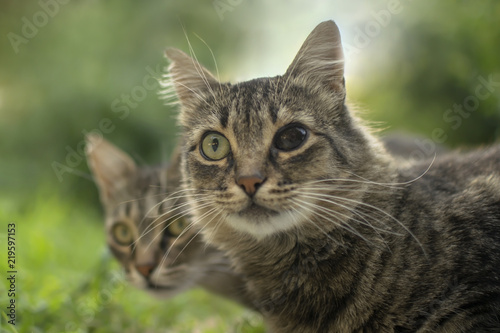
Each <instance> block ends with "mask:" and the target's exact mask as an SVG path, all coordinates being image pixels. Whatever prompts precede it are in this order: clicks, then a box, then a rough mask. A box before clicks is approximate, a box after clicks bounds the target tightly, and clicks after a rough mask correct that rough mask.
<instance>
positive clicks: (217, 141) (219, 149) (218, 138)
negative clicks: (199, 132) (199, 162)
mask: <svg viewBox="0 0 500 333" xmlns="http://www.w3.org/2000/svg"><path fill="white" fill-rule="evenodd" d="M200 150H201V155H202V156H203V157H204V158H205V159H207V160H209V161H218V160H222V159H223V158H225V157H226V156H227V155H228V154H229V152H230V151H231V146H230V145H229V141H228V139H226V137H225V136H224V135H222V134H220V133H217V132H208V133H206V134H205V135H204V136H203V139H202V140H201V147H200Z"/></svg>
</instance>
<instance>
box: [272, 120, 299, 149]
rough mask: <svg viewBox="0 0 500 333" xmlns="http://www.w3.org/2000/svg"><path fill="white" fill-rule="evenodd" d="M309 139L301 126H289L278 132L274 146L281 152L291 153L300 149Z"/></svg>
mask: <svg viewBox="0 0 500 333" xmlns="http://www.w3.org/2000/svg"><path fill="white" fill-rule="evenodd" d="M306 139H307V130H306V129H305V128H304V127H302V126H300V125H299V124H289V125H286V126H284V127H282V128H280V129H279V130H278V132H277V133H276V135H275V137H274V146H275V147H276V148H278V149H279V150H283V151H290V150H294V149H297V148H299V147H300V146H301V145H302V143H304V142H305V141H306Z"/></svg>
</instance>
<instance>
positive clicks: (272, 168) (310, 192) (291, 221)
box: [167, 21, 377, 238]
mask: <svg viewBox="0 0 500 333" xmlns="http://www.w3.org/2000/svg"><path fill="white" fill-rule="evenodd" d="M167 57H169V58H170V59H171V60H172V64H171V66H170V73H171V77H172V83H173V86H174V88H175V91H176V93H177V95H178V97H179V99H180V102H181V106H182V107H181V112H180V117H179V119H180V123H181V125H182V126H183V128H184V143H185V145H184V151H183V165H182V170H183V174H184V180H185V185H186V188H187V190H188V191H191V192H192V193H195V194H196V195H204V196H205V199H204V201H197V200H195V198H194V197H193V198H191V203H192V205H193V206H194V207H195V209H196V211H197V215H198V217H197V220H198V221H201V222H202V224H203V225H204V226H205V227H206V228H208V229H211V228H212V229H214V230H215V229H216V228H218V227H217V225H218V224H219V223H218V221H221V223H222V224H224V225H229V226H230V227H231V228H232V229H234V230H237V231H239V232H242V233H246V234H250V235H252V236H254V237H256V238H262V237H266V236H268V235H272V234H276V233H279V232H282V231H287V230H291V229H294V228H298V227H303V226H304V223H305V221H310V220H312V219H314V218H316V217H318V214H317V213H316V214H313V211H317V209H315V208H317V207H318V204H321V205H322V206H324V207H325V206H328V205H329V203H328V200H327V199H326V198H325V197H323V196H321V191H322V190H323V189H324V186H323V185H324V184H330V183H331V181H332V180H335V179H336V180H338V181H337V184H336V186H337V189H338V191H345V189H346V186H347V187H349V186H352V185H353V182H352V181H351V182H348V181H349V180H350V179H351V178H353V177H354V176H353V175H356V177H363V176H369V175H368V174H367V172H369V171H367V170H369V169H370V168H368V166H369V165H370V159H372V158H376V157H375V155H376V154H374V152H376V151H377V150H376V149H373V146H375V145H376V144H375V143H374V142H371V141H370V139H369V138H368V136H366V135H364V133H363V131H362V130H360V128H359V127H358V125H356V124H355V122H354V121H353V118H352V116H351V115H350V114H349V113H348V112H347V110H346V108H345V106H344V101H345V89H344V79H343V58H342V47H341V45H340V35H339V31H338V29H337V27H336V26H335V24H334V23H333V22H331V21H329V22H324V23H322V24H320V25H319V26H318V27H317V28H316V29H315V30H314V31H313V32H312V33H311V34H310V35H309V37H308V38H307V40H306V41H305V43H304V44H303V46H302V48H301V49H300V50H299V53H298V54H297V56H296V58H295V59H294V61H293V62H292V64H291V65H290V67H289V68H288V70H287V72H286V73H285V74H284V75H283V76H278V77H273V78H262V79H256V80H252V81H248V82H243V83H238V84H227V83H224V84H223V83H219V82H218V81H217V80H216V79H215V78H214V77H213V76H212V75H211V74H210V73H209V72H208V71H207V70H206V69H204V68H203V67H201V65H200V64H198V63H197V62H195V61H194V60H192V59H191V58H189V57H188V56H187V55H185V54H184V53H182V52H181V51H179V50H175V49H169V50H167ZM343 180H347V182H343ZM360 186H361V185H360ZM328 190H329V191H330V193H331V190H332V188H330V187H329V189H328ZM318 192H319V194H318ZM359 192H360V191H352V192H350V193H349V194H346V193H342V195H343V197H344V198H345V199H344V201H343V202H342V203H341V204H337V205H335V207H334V208H325V214H333V213H334V214H336V216H342V215H345V214H349V209H348V208H349V207H348V206H350V202H349V201H348V200H354V199H356V195H358V193H359ZM333 194H335V193H333ZM331 209H333V210H334V212H333V213H332V210H331ZM313 215H314V216H313ZM330 220H331V219H330ZM195 222H196V221H195Z"/></svg>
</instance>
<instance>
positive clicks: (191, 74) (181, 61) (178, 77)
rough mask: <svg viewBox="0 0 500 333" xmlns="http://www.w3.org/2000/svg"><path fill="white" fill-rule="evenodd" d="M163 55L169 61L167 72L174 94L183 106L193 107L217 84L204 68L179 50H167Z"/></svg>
mask: <svg viewBox="0 0 500 333" xmlns="http://www.w3.org/2000/svg"><path fill="white" fill-rule="evenodd" d="M165 55H166V56H167V58H168V59H169V60H170V61H171V64H170V66H169V67H168V71H169V73H170V76H171V81H172V83H173V86H174V88H175V92H176V94H177V97H178V98H179V100H180V102H181V104H183V105H184V106H191V107H195V106H196V105H197V104H199V102H200V101H203V98H204V95H205V93H206V92H207V91H210V89H212V86H213V85H215V84H219V83H218V81H217V80H216V79H215V77H214V76H213V75H212V74H211V73H210V72H209V71H208V70H207V69H206V68H205V67H203V66H202V65H200V63H199V62H197V61H196V60H194V59H193V58H191V57H190V56H188V55H187V54H185V53H184V52H182V51H181V50H178V49H175V48H168V49H167V50H166V51H165Z"/></svg>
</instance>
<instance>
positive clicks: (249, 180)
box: [236, 176, 264, 196]
mask: <svg viewBox="0 0 500 333" xmlns="http://www.w3.org/2000/svg"><path fill="white" fill-rule="evenodd" d="M263 182H264V179H263V178H262V177H260V176H242V177H238V179H236V183H237V184H238V185H240V186H241V188H242V189H243V190H244V191H245V192H246V193H247V194H248V195H249V196H252V195H254V194H255V192H257V189H258V188H259V186H260V185H261V184H262V183H263Z"/></svg>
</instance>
